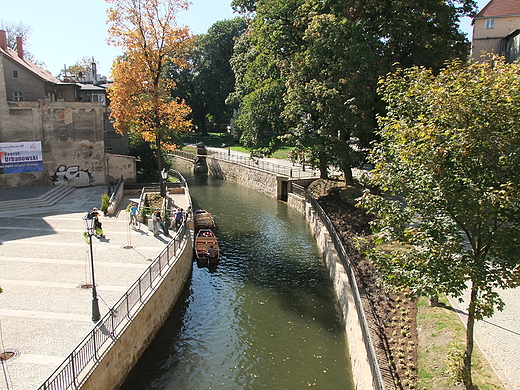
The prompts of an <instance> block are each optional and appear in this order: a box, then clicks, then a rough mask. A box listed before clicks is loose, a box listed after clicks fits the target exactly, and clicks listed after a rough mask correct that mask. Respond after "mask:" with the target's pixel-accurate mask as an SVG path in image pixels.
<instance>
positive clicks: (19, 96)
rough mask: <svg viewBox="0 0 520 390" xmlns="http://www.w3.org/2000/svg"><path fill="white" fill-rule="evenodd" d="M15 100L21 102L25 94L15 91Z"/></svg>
mask: <svg viewBox="0 0 520 390" xmlns="http://www.w3.org/2000/svg"><path fill="white" fill-rule="evenodd" d="M13 100H14V101H15V102H21V101H22V100H23V96H22V93H21V92H15V93H13Z"/></svg>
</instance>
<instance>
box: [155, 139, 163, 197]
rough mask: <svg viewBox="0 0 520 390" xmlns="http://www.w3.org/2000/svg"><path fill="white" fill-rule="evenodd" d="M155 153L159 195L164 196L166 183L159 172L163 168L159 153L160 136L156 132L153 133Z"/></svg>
mask: <svg viewBox="0 0 520 390" xmlns="http://www.w3.org/2000/svg"><path fill="white" fill-rule="evenodd" d="M155 153H156V157H157V168H158V169H159V185H160V187H161V196H166V183H165V182H164V179H163V178H162V174H161V172H162V170H163V168H164V166H163V160H162V153H161V138H160V137H159V135H158V134H155Z"/></svg>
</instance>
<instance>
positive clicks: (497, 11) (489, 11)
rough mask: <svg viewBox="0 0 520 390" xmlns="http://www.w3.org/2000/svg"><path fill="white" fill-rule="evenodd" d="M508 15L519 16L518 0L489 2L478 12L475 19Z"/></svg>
mask: <svg viewBox="0 0 520 390" xmlns="http://www.w3.org/2000/svg"><path fill="white" fill-rule="evenodd" d="M509 15H520V0H491V1H490V2H489V3H487V4H486V6H485V7H484V8H482V9H481V10H480V12H479V13H478V14H477V16H475V19H479V18H494V17H498V16H509Z"/></svg>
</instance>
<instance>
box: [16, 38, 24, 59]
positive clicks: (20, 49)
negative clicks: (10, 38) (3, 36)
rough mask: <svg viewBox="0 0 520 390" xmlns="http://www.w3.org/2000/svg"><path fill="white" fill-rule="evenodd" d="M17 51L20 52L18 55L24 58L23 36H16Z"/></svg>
mask: <svg viewBox="0 0 520 390" xmlns="http://www.w3.org/2000/svg"><path fill="white" fill-rule="evenodd" d="M16 51H17V53H18V57H20V58H23V42H22V37H16Z"/></svg>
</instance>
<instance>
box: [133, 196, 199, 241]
mask: <svg viewBox="0 0 520 390" xmlns="http://www.w3.org/2000/svg"><path fill="white" fill-rule="evenodd" d="M129 211H130V222H129V225H132V226H135V227H139V222H138V218H137V212H138V207H137V204H135V203H133V202H132V204H131V205H130V210H129ZM190 215H191V206H189V207H188V210H186V211H185V210H184V209H182V208H177V209H174V210H173V214H172V220H171V224H170V226H169V227H168V226H166V224H165V222H164V220H163V218H162V216H161V209H160V208H158V207H157V208H156V209H155V210H154V212H153V214H152V228H153V233H154V236H155V237H157V236H158V235H159V232H160V230H161V229H162V231H163V233H164V235H165V236H167V235H168V229H174V230H175V231H177V230H178V229H179V228H180V227H181V225H182V222H183V221H184V220H185V219H186V217H189V216H190Z"/></svg>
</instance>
